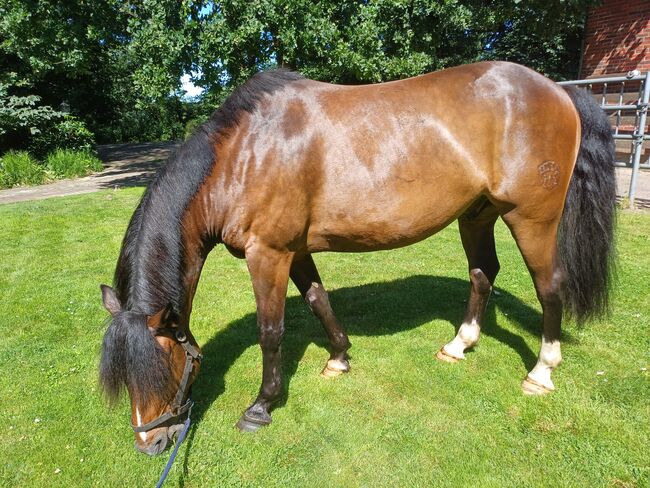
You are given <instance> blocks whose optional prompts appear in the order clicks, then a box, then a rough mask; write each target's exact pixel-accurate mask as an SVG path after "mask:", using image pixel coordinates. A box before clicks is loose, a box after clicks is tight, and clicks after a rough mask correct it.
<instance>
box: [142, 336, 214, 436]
mask: <svg viewBox="0 0 650 488" xmlns="http://www.w3.org/2000/svg"><path fill="white" fill-rule="evenodd" d="M174 335H175V337H176V340H177V341H178V343H179V344H180V345H181V346H182V347H183V349H184V350H185V368H184V369H183V376H182V377H181V381H180V383H179V384H178V391H177V392H176V396H175V397H174V400H173V401H172V403H171V410H170V411H169V412H166V413H164V414H162V415H160V416H159V417H158V418H155V419H154V420H152V421H151V422H147V423H146V424H144V425H139V426H138V425H133V424H131V427H132V428H133V431H134V432H147V431H149V430H151V429H155V428H156V427H162V426H168V425H173V424H175V423H178V422H176V420H178V419H179V418H180V417H182V416H185V414H187V417H189V413H190V411H191V410H192V405H194V402H193V401H192V400H191V399H190V398H189V396H188V398H187V401H186V402H185V403H183V399H184V398H185V395H186V393H187V385H188V382H189V380H190V375H191V374H192V371H193V370H194V360H196V361H198V362H199V363H200V362H201V359H202V358H203V356H202V355H201V353H200V352H199V350H198V349H197V348H196V347H194V346H193V345H192V344H190V343H189V342H188V341H187V336H186V335H185V333H184V332H182V331H180V330H177V331H176V334H174Z"/></svg>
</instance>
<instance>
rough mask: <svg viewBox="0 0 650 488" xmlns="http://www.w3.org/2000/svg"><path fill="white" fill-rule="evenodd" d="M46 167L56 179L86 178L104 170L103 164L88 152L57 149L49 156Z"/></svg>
mask: <svg viewBox="0 0 650 488" xmlns="http://www.w3.org/2000/svg"><path fill="white" fill-rule="evenodd" d="M45 166H46V167H47V169H48V171H50V173H51V174H52V175H53V176H54V177H55V178H74V177H76V176H86V175H88V174H90V173H93V172H97V171H101V170H102V162H101V161H100V160H99V159H98V158H97V156H95V155H94V154H93V153H92V152H91V151H88V150H73V149H57V150H55V151H53V152H51V153H50V154H48V155H47V158H46V159H45Z"/></svg>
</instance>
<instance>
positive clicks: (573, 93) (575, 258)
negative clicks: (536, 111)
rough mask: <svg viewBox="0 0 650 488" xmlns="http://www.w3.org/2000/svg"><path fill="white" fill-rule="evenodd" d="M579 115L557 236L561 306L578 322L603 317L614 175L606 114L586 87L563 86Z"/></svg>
mask: <svg viewBox="0 0 650 488" xmlns="http://www.w3.org/2000/svg"><path fill="white" fill-rule="evenodd" d="M566 91H567V93H568V94H569V96H570V97H571V99H572V100H573V104H574V105H575V107H576V109H577V110H578V114H579V115H580V123H581V126H582V140H581V141H580V151H579V152H578V159H577V161H576V165H575V169H574V170H573V176H572V177H571V183H570V185H569V192H568V194H567V197H566V202H565V203H564V214H563V215H562V220H561V222H560V228H559V234H558V253H559V260H560V264H561V266H562V267H563V269H564V272H565V278H566V282H565V286H564V290H563V297H562V298H563V301H564V309H565V311H566V313H567V315H569V316H571V317H574V318H575V319H576V320H577V322H578V323H583V322H585V321H586V320H589V319H592V318H596V317H599V316H602V315H606V314H607V312H608V309H609V289H610V286H611V283H612V279H613V275H614V262H615V257H614V224H615V220H616V212H615V206H616V176H615V174H614V139H613V138H612V132H611V126H610V123H609V120H608V119H607V116H606V115H605V113H604V112H603V110H602V109H601V108H600V107H599V106H598V104H597V103H596V102H595V100H594V99H593V98H592V96H591V95H590V94H589V93H588V92H586V91H585V90H579V89H576V88H573V87H567V88H566Z"/></svg>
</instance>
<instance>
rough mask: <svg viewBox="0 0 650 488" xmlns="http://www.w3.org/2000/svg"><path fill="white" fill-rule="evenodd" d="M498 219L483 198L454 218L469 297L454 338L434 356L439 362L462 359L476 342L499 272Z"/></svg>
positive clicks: (489, 204)
mask: <svg viewBox="0 0 650 488" xmlns="http://www.w3.org/2000/svg"><path fill="white" fill-rule="evenodd" d="M498 217H499V212H498V211H497V209H496V208H495V207H494V206H493V205H492V204H491V203H490V202H489V201H488V200H487V199H482V200H480V201H478V202H477V203H476V204H474V205H473V206H472V207H470V209H469V210H468V211H467V212H465V213H464V214H463V215H462V216H461V217H460V218H459V219H458V228H459V230H460V237H461V241H462V243H463V248H464V249H465V254H466V255H467V261H468V264H469V279H470V285H471V286H470V295H469V302H468V304H467V311H466V312H465V318H464V319H463V323H462V324H461V326H460V328H459V329H458V333H457V334H456V337H454V339H453V340H452V341H451V342H449V343H447V344H445V345H444V346H443V347H442V349H440V351H439V352H438V354H437V356H436V357H437V358H438V359H440V360H443V361H447V362H457V361H458V360H460V359H465V354H464V352H465V350H466V349H469V348H471V347H473V346H474V345H476V343H477V342H478V339H479V335H480V333H481V321H482V319H483V313H484V312H485V308H486V306H487V302H488V298H489V297H490V292H491V291H492V285H493V284H494V280H495V278H496V276H497V273H498V272H499V261H498V259H497V253H496V248H495V245H494V223H495V222H496V219H497V218H498Z"/></svg>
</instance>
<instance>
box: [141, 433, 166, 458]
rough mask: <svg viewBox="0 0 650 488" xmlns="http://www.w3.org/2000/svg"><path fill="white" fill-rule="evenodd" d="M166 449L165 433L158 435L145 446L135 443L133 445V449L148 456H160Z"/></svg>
mask: <svg viewBox="0 0 650 488" xmlns="http://www.w3.org/2000/svg"><path fill="white" fill-rule="evenodd" d="M166 447H167V433H166V432H161V433H160V434H158V435H157V436H156V438H155V439H154V440H153V441H151V442H150V443H149V444H148V445H146V446H141V445H140V444H138V443H137V442H136V444H135V448H136V449H137V450H138V451H140V452H143V453H145V454H148V455H149V456H155V455H157V454H160V453H161V452H163V451H164V450H165V448H166Z"/></svg>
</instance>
